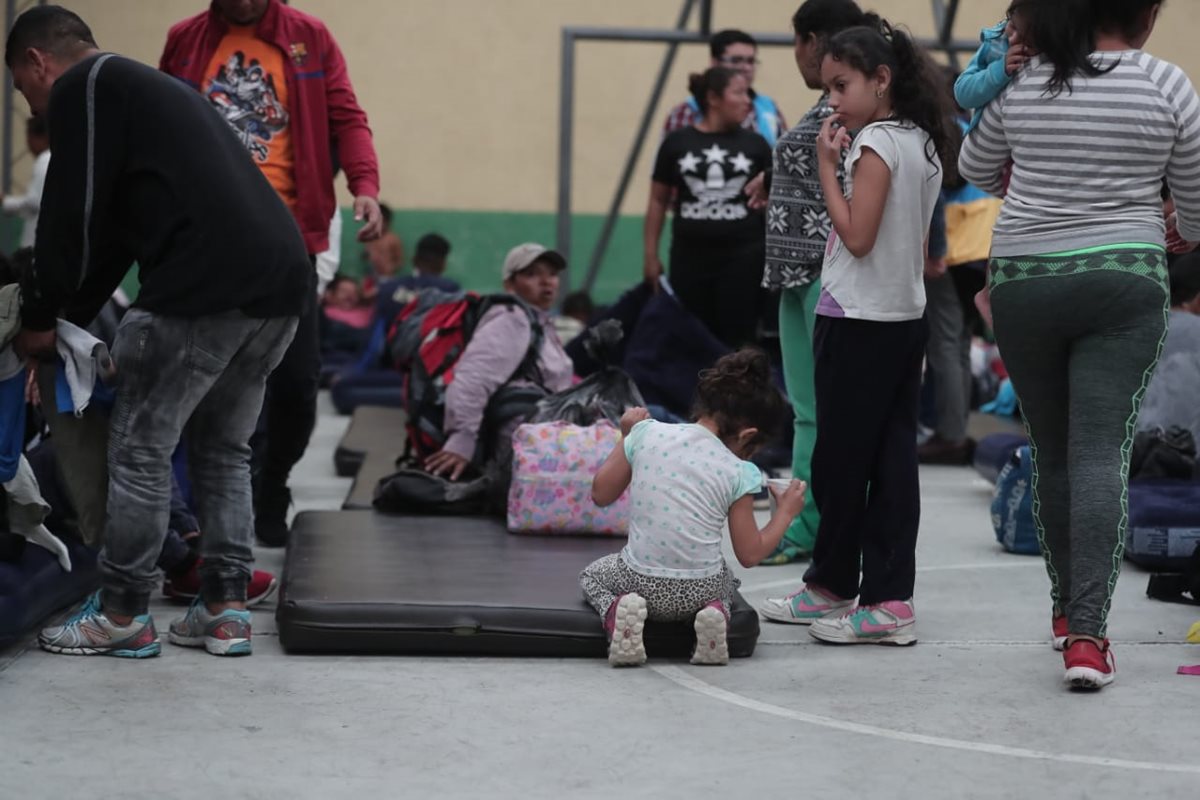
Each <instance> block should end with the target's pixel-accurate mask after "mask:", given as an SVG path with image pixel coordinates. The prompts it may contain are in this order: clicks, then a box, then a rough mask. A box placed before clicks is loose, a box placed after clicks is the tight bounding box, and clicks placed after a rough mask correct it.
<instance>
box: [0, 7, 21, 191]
mask: <svg viewBox="0 0 1200 800" xmlns="http://www.w3.org/2000/svg"><path fill="white" fill-rule="evenodd" d="M16 19H17V0H5V3H4V31H5V33H6V34H7V32H8V31H10V30H12V26H13V22H15V21H16ZM0 113H3V119H4V148H3V153H0V158H3V159H4V164H3V166H2V167H0V191H2V192H3V193H4V194H6V195H7V194H10V193H11V192H12V178H13V176H12V172H13V140H12V138H13V84H12V78H11V77H9V76H7V75H6V76H5V77H4V108H3V110H2V112H0Z"/></svg>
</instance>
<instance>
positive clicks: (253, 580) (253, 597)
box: [163, 562, 279, 608]
mask: <svg viewBox="0 0 1200 800" xmlns="http://www.w3.org/2000/svg"><path fill="white" fill-rule="evenodd" d="M200 563H201V562H197V563H196V564H195V565H194V566H193V567H192V568H191V569H190V570H188V571H187V572H185V573H183V574H182V575H173V576H171V575H169V576H167V578H166V580H164V581H163V595H164V596H165V597H166V598H167V599H168V600H175V601H177V602H180V603H191V602H192V601H193V600H195V599H196V595H198V594H200ZM278 586H279V582H278V581H276V580H275V576H274V575H272V574H271V573H269V572H263V571H262V570H260V569H256V570H254V574H252V575H251V576H250V583H248V584H247V585H246V607H247V608H253V607H254V606H256V605H259V604H260V603H264V602H266V601H267V600H269V599H270V597H271V595H273V594H275V589H276V588H277V587H278Z"/></svg>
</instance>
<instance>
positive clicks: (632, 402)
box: [528, 320, 646, 426]
mask: <svg viewBox="0 0 1200 800" xmlns="http://www.w3.org/2000/svg"><path fill="white" fill-rule="evenodd" d="M586 336H587V339H586V340H585V341H584V343H583V347H584V349H585V350H586V351H587V354H588V356H589V357H590V358H592V359H594V360H595V361H596V362H597V363H599V364H600V365H601V366H600V369H598V370H597V371H596V372H593V373H592V374H591V375H589V376H588V377H586V378H584V379H583V381H581V382H580V383H578V384H576V385H575V386H572V387H571V388H570V389H566V390H565V391H562V392H559V393H558V394H552V395H550V396H549V397H547V398H545V399H543V400H541V401H540V402H539V403H538V404H537V409H536V410H535V411H534V412H533V415H532V416H530V417H529V419H528V421H529V422H533V423H537V422H568V423H571V424H572V425H580V426H588V425H594V424H596V423H597V422H599V421H600V420H602V419H607V420H608V421H609V422H611V423H613V424H614V425H616V424H619V423H620V421H621V415H623V414H624V413H625V412H626V411H627V410H628V409H630V408H634V407H636V406H644V405H645V404H646V401H645V400H643V399H642V393H641V392H639V391H638V388H637V385H636V384H635V383H634V382H633V379H632V378H630V377H629V376H628V375H627V374H626V373H625V371H624V370H622V369H620V368H619V367H617V366H615V363H617V361H618V360H619V359H620V357H621V340H622V338H623V337H624V333H623V331H622V328H621V323H620V322H618V321H617V320H605V321H604V322H601V323H599V324H598V325H596V326H595V327H593V328H592V329H591V330H589V331H588V332H587V334H586Z"/></svg>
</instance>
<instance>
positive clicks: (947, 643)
mask: <svg viewBox="0 0 1200 800" xmlns="http://www.w3.org/2000/svg"><path fill="white" fill-rule="evenodd" d="M795 627H802V626H799V625H797V626H795ZM918 643H919V644H920V645H921V646H922V647H1032V648H1039V649H1040V648H1043V647H1045V648H1047V649H1048V648H1049V647H1050V637H1046V638H1045V639H1041V640H1029V639H1013V640H1011V641H1004V640H1002V639H921V640H919V642H918ZM758 644H759V645H760V646H761V645H772V646H776V647H800V646H803V647H819V648H826V647H829V645H827V644H824V643H823V642H819V641H817V640H816V639H813V638H812V637H809V638H808V639H807V640H805V639H759V640H758ZM1112 644H1113V647H1122V648H1124V647H1163V646H1172V647H1180V646H1184V647H1186V646H1187V644H1186V643H1185V642H1179V641H1174V642H1169V641H1162V642H1144V641H1121V640H1118V639H1113V641H1112Z"/></svg>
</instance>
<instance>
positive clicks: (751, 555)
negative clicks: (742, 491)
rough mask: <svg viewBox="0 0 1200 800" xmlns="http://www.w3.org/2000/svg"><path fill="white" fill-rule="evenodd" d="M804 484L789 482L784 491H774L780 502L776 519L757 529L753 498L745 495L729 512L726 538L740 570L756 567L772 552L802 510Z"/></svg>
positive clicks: (773, 518) (776, 511) (772, 518)
mask: <svg viewBox="0 0 1200 800" xmlns="http://www.w3.org/2000/svg"><path fill="white" fill-rule="evenodd" d="M806 488H807V487H806V486H805V484H804V481H792V483H791V485H790V486H788V488H787V490H786V491H784V492H774V489H772V490H771V491H772V492H774V493H775V497H776V499H777V500H778V502H779V507H778V508H777V509H776V510H775V516H773V517H771V521H770V522H768V523H767V524H766V526H765V527H764V528H763V529H762V530H759V528H758V521H757V520H755V519H754V498H753V497H752V496H750V495H746V496H745V497H742V498H741V499H740V500H738V501H737V502H736V503H734V504H733V506H731V507H730V509H729V538H730V541H731V542H732V543H733V554H734V555H735V556H737V560H738V563H739V564H741V565H742V566H743V567H747V568H749V567H756V566H758V565H759V564H761V563H762V561H763V559H765V558H766V557H767V556H769V555H771V553H774V552H775V548H776V547H778V546H779V542H780V540H782V539H783V535H784V534H785V533H787V529H788V527H789V526H790V525H791V524H792V520H794V519H795V518H796V517H798V516H799V515H800V512H801V511H803V510H804V492H805V489H806Z"/></svg>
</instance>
